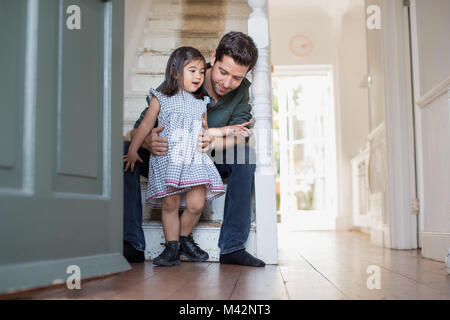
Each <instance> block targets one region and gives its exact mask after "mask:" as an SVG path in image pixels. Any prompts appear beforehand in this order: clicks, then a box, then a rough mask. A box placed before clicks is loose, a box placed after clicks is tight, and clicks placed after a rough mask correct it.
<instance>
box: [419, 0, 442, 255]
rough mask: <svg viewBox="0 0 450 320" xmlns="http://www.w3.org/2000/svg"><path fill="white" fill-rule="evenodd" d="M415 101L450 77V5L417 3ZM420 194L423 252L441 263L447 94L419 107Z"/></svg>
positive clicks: (432, 2)
mask: <svg viewBox="0 0 450 320" xmlns="http://www.w3.org/2000/svg"><path fill="white" fill-rule="evenodd" d="M415 13H416V30H417V39H416V40H417V46H416V47H417V48H418V52H417V54H418V56H417V57H416V58H417V64H418V66H417V69H418V70H417V71H418V75H417V74H416V75H415V76H416V77H417V76H418V78H419V83H418V86H419V88H417V84H416V91H418V92H416V97H422V96H423V95H424V94H425V93H427V92H428V91H429V90H432V89H433V88H435V87H437V86H438V85H439V84H440V83H441V82H442V81H443V80H445V79H448V78H449V77H450V64H449V58H448V57H450V42H449V41H448V30H450V19H449V13H450V1H447V0H434V1H425V0H416V1H415ZM418 111H419V117H418V119H419V125H418V126H417V127H418V130H420V132H419V137H420V141H419V142H418V143H420V146H419V147H420V148H419V149H418V150H419V151H420V154H419V155H418V157H419V159H420V160H421V161H420V162H419V164H420V166H421V167H420V168H419V172H420V174H421V176H420V177H419V181H421V183H420V184H419V193H420V195H421V198H420V200H421V215H422V219H423V230H422V231H423V232H422V253H423V255H424V256H425V257H427V258H432V259H436V260H440V261H443V259H444V257H445V255H446V253H447V250H448V249H449V248H450V196H449V195H450V163H449V159H450V100H449V96H448V93H447V92H445V93H444V94H443V95H442V96H440V97H439V98H437V99H436V100H434V101H433V102H431V103H430V104H429V105H427V106H424V107H423V108H419V109H418Z"/></svg>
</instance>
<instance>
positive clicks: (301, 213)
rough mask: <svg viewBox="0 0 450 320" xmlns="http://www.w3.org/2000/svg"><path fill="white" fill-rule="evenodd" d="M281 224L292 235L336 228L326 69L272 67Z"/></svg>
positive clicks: (329, 69) (329, 70) (329, 84)
mask: <svg viewBox="0 0 450 320" xmlns="http://www.w3.org/2000/svg"><path fill="white" fill-rule="evenodd" d="M272 81H273V88H274V97H275V99H276V100H277V103H278V112H279V114H278V121H279V128H280V130H279V141H280V144H279V147H280V152H279V154H280V159H279V161H280V209H281V210H280V211H281V223H282V224H283V225H285V226H286V227H287V228H288V229H291V230H329V229H335V227H336V215H337V204H336V202H337V187H336V186H337V181H336V179H337V178H336V142H335V141H336V139H335V112H334V93H333V74H332V67H331V66H330V65H311V66H282V67H281V66H280V67H275V70H274V74H273V77H272Z"/></svg>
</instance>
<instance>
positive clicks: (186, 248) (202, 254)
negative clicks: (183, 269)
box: [180, 234, 209, 262]
mask: <svg viewBox="0 0 450 320" xmlns="http://www.w3.org/2000/svg"><path fill="white" fill-rule="evenodd" d="M180 255H182V256H185V257H186V258H188V259H189V260H191V261H195V262H203V261H206V260H208V258H209V255H208V252H206V251H204V250H202V249H201V248H200V247H199V246H198V245H197V244H196V243H195V241H194V239H193V238H192V234H190V235H188V236H187V237H183V236H180Z"/></svg>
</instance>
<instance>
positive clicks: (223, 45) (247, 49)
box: [216, 31, 258, 71]
mask: <svg viewBox="0 0 450 320" xmlns="http://www.w3.org/2000/svg"><path fill="white" fill-rule="evenodd" d="M224 55H227V56H230V57H231V58H233V60H234V62H236V63H237V64H240V65H242V66H248V71H250V70H252V69H253V67H254V66H255V64H256V61H257V60H258V49H257V48H256V44H255V42H254V41H253V39H252V38H251V37H249V36H248V35H246V34H244V33H242V32H238V31H231V32H228V33H227V34H225V35H224V36H223V37H222V39H220V42H219V45H218V46H217V49H216V61H222V58H223V56H224Z"/></svg>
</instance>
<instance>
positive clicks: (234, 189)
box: [123, 142, 256, 254]
mask: <svg viewBox="0 0 450 320" xmlns="http://www.w3.org/2000/svg"><path fill="white" fill-rule="evenodd" d="M129 146H130V143H129V142H124V154H127V153H128V148H129ZM138 153H139V156H140V157H141V159H142V160H143V163H139V162H136V166H135V168H134V172H133V173H132V172H131V171H130V169H128V171H127V172H125V173H124V186H123V188H124V202H123V203H124V225H123V226H124V240H125V241H128V242H130V243H131V244H132V245H133V246H134V247H135V248H136V249H138V250H144V249H145V238H144V232H143V230H142V202H141V185H140V182H139V181H140V175H142V176H144V177H147V176H148V161H149V155H150V153H149V151H148V150H146V149H143V148H141V149H139V152H138ZM244 154H245V158H244ZM222 155H223V157H222V159H218V157H216V158H215V160H216V161H215V162H216V163H215V164H216V168H217V170H218V171H219V173H220V175H221V177H222V178H228V186H227V192H226V195H225V208H224V214H223V222H222V228H221V230H220V236H219V248H220V254H226V253H231V252H234V251H237V250H240V249H244V248H245V246H244V244H245V242H246V241H247V238H248V234H249V231H250V220H251V196H252V190H253V187H254V173H255V168H256V165H255V152H254V149H253V148H249V147H248V146H234V148H233V149H231V150H227V151H226V152H225V151H223V153H222ZM238 160H239V161H238Z"/></svg>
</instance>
